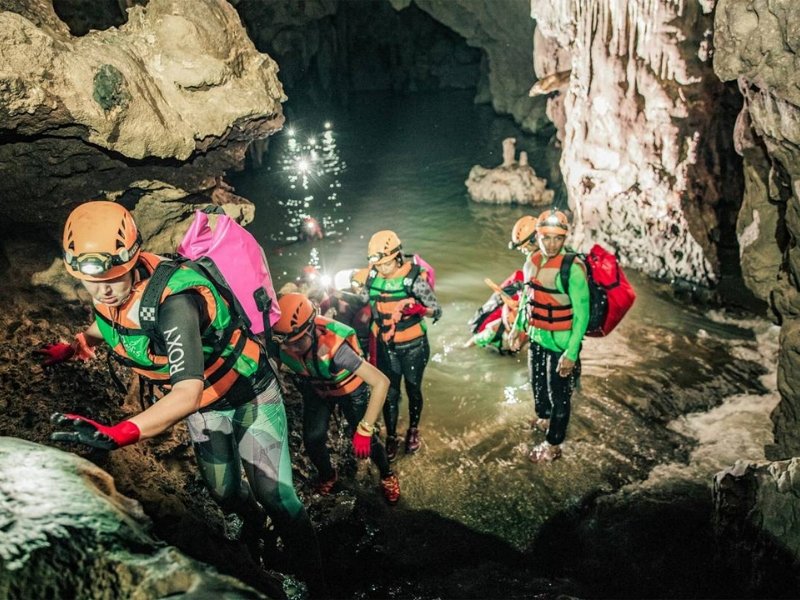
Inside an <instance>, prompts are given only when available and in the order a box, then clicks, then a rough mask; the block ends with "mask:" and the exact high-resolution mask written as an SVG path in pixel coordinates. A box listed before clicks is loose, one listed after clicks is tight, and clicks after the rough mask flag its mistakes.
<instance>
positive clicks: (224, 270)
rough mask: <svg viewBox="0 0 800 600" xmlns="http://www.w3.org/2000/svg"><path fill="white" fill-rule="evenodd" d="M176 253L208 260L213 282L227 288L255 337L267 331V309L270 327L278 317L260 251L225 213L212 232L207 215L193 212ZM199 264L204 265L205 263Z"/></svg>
mask: <svg viewBox="0 0 800 600" xmlns="http://www.w3.org/2000/svg"><path fill="white" fill-rule="evenodd" d="M178 254H180V255H181V256H184V257H186V258H188V259H189V260H194V261H198V260H200V259H210V260H211V261H212V263H213V266H216V270H217V271H218V273H219V275H220V276H221V278H222V281H219V277H218V276H217V273H214V269H208V265H207V264H206V265H204V266H206V268H207V271H209V272H210V274H211V275H212V277H213V279H214V280H215V282H216V283H220V284H222V285H224V286H225V287H227V288H228V289H229V290H230V291H231V292H232V293H233V296H234V299H235V300H236V301H237V302H238V304H239V305H240V306H239V307H238V309H239V312H240V313H241V316H242V317H243V318H244V319H245V321H247V325H248V327H249V328H250V331H252V332H253V333H255V334H259V333H263V332H264V331H265V329H266V327H265V326H266V319H265V316H266V315H265V313H266V312H267V310H269V327H271V326H272V325H274V324H275V323H276V322H277V321H278V319H280V317H281V310H280V308H279V306H278V298H277V296H276V294H275V288H274V287H273V286H272V277H271V276H270V273H269V265H268V264H267V257H266V255H265V254H264V250H263V248H261V245H260V244H259V243H258V242H257V241H256V239H255V238H254V237H253V236H252V235H251V234H250V232H248V231H247V230H246V229H245V228H244V227H242V226H241V225H239V224H238V223H237V222H236V221H234V220H233V219H231V218H230V217H229V216H227V215H225V214H219V215H218V216H217V224H216V227H214V228H213V229H212V228H211V226H210V224H209V222H208V214H207V213H205V212H203V211H199V210H198V211H196V212H195V214H194V221H193V222H192V224H191V226H190V227H189V230H188V231H187V232H186V235H185V236H183V240H181V243H180V244H178ZM202 262H206V261H205V260H204V261H202Z"/></svg>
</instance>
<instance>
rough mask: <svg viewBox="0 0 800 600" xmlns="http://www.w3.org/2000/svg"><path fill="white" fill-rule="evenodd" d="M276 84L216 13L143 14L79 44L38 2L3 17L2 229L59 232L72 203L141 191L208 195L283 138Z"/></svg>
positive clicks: (229, 12) (214, 8) (185, 8)
mask: <svg viewBox="0 0 800 600" xmlns="http://www.w3.org/2000/svg"><path fill="white" fill-rule="evenodd" d="M277 71H278V67H277V65H276V64H275V62H274V61H273V60H272V59H271V58H270V57H269V56H267V55H265V54H261V53H259V52H257V51H256V49H255V47H254V46H253V43H252V42H251V41H250V39H249V38H248V37H247V34H246V32H245V30H244V28H243V27H242V24H241V21H240V20H239V16H238V14H237V13H236V11H235V10H234V9H233V7H232V6H231V5H230V4H229V3H228V2H225V1H224V0H151V1H150V2H148V3H146V6H139V5H136V6H133V7H131V8H129V9H128V10H127V22H126V23H124V24H123V25H120V26H119V27H111V28H109V29H106V30H102V31H97V30H92V31H90V32H89V33H87V34H86V35H84V36H82V37H76V36H74V35H72V34H71V33H70V31H69V30H68V28H67V26H66V25H65V24H64V23H63V22H62V21H61V20H60V19H59V18H58V16H57V15H56V13H55V12H54V10H53V6H52V4H51V3H49V2H41V1H38V0H21V1H20V2H14V3H8V2H5V3H0V135H2V137H3V141H4V143H3V144H2V145H0V202H2V206H3V213H4V216H5V218H6V220H9V221H10V222H12V223H43V222H49V223H56V224H58V226H59V227H60V225H61V224H62V223H63V220H64V218H65V216H66V213H67V212H68V211H69V210H70V209H71V208H72V207H74V206H75V205H76V204H77V203H79V202H82V201H85V200H87V199H89V198H97V197H102V196H107V195H109V194H110V193H114V192H121V191H124V190H126V189H127V187H128V186H129V185H130V184H131V183H132V182H135V181H139V180H160V181H164V182H167V183H169V184H171V185H176V186H178V187H182V188H184V189H186V190H188V191H190V192H194V191H198V190H204V189H209V188H211V187H213V178H214V177H216V176H219V175H221V174H222V172H223V171H224V170H225V169H227V168H230V167H232V166H236V165H238V164H241V163H242V161H243V158H244V154H245V151H246V148H247V145H248V144H249V143H250V141H252V140H253V139H258V138H263V137H265V136H267V135H269V134H270V133H272V132H273V131H275V130H276V129H279V128H280V127H281V125H282V123H283V112H282V108H281V102H282V101H283V100H285V96H284V95H283V90H282V87H281V84H280V82H279V81H278V78H277ZM209 177H210V178H211V181H212V184H211V185H209Z"/></svg>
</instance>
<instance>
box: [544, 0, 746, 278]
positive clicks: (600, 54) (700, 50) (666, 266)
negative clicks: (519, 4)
mask: <svg viewBox="0 0 800 600" xmlns="http://www.w3.org/2000/svg"><path fill="white" fill-rule="evenodd" d="M531 7H532V14H533V16H534V18H535V19H536V29H537V33H536V36H535V48H534V66H535V68H536V73H537V76H538V77H540V78H545V77H547V76H552V77H553V81H554V82H559V81H560V78H559V77H558V74H559V73H566V72H567V71H568V70H571V73H570V77H569V82H568V86H567V88H566V90H564V91H563V92H558V93H556V94H555V96H554V97H553V98H552V99H551V100H550V101H549V102H548V114H549V115H551V117H552V119H553V122H554V123H555V124H556V125H557V126H558V127H559V133H558V137H559V139H560V140H563V154H562V158H561V168H562V171H563V174H564V182H565V184H566V187H567V190H568V193H569V198H570V203H571V206H570V208H572V209H573V211H574V212H575V214H576V215H578V217H579V218H578V226H577V228H576V232H575V238H576V239H575V242H576V244H577V245H579V246H581V247H583V246H585V249H588V247H589V245H590V244H591V243H592V242H594V241H601V242H606V243H609V244H610V245H611V246H613V247H615V248H617V249H618V255H620V256H621V257H622V258H623V260H627V261H628V262H629V263H631V264H634V265H636V266H637V268H639V269H641V270H643V271H645V272H647V273H650V274H653V275H657V276H663V277H666V278H668V279H675V278H680V279H684V280H686V281H690V282H693V283H706V284H707V283H709V282H714V281H716V280H717V279H718V276H719V273H720V264H719V258H718V253H719V250H720V245H721V244H729V243H731V242H730V240H733V239H735V238H734V231H733V229H734V224H733V223H729V222H727V221H725V222H720V221H719V220H718V216H717V215H718V213H719V212H722V211H723V210H726V211H727V210H730V211H731V212H735V211H736V210H737V209H738V206H739V202H740V199H741V185H742V184H741V166H740V162H739V159H738V158H737V157H736V156H735V155H734V154H733V152H732V146H733V144H732V135H731V132H732V129H733V125H734V119H735V115H736V113H737V112H738V109H739V107H740V100H739V99H738V98H737V96H736V93H735V90H731V89H728V88H726V87H725V86H724V85H723V84H722V83H721V82H720V81H719V80H718V78H717V77H716V76H715V75H714V73H713V71H712V68H711V62H710V57H711V50H712V47H711V32H712V30H713V15H712V14H711V13H710V9H709V8H708V7H705V8H704V7H703V6H702V5H701V4H700V3H698V2H696V1H690V2H683V3H675V2H673V1H672V0H655V1H651V0H587V1H585V2H560V3H554V2H550V1H549V0H532V2H531ZM631 15H636V16H635V18H633V17H631ZM559 85H560V84H559ZM553 91H554V92H555V91H557V90H556V89H554V90H553ZM723 207H725V208H723Z"/></svg>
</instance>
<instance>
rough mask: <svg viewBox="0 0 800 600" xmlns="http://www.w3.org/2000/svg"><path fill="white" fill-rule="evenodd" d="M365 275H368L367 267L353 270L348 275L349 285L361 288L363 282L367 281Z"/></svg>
mask: <svg viewBox="0 0 800 600" xmlns="http://www.w3.org/2000/svg"><path fill="white" fill-rule="evenodd" d="M367 277H369V269H367V268H364V269H358V270H355V271H353V273H352V274H351V275H350V287H353V288H356V289H358V288H362V287H364V284H365V283H367Z"/></svg>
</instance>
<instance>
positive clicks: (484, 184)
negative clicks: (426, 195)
mask: <svg viewBox="0 0 800 600" xmlns="http://www.w3.org/2000/svg"><path fill="white" fill-rule="evenodd" d="M515 143H516V140H515V139H514V138H506V139H505V140H503V164H502V165H500V166H499V167H495V168H494V169H486V168H484V167H481V166H479V165H475V166H474V167H472V169H470V172H469V177H467V181H466V182H465V183H466V185H467V191H468V192H469V196H470V198H472V199H473V200H474V201H475V202H491V203H494V204H511V203H517V204H532V205H534V206H546V205H549V204H550V203H551V202H552V201H553V190H548V189H546V186H547V181H546V180H544V179H542V178H541V177H537V176H536V172H535V171H534V170H533V167H531V166H530V165H529V164H528V155H527V154H526V153H525V152H520V158H519V162H517V161H516V159H515V149H514V144H515Z"/></svg>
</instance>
